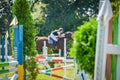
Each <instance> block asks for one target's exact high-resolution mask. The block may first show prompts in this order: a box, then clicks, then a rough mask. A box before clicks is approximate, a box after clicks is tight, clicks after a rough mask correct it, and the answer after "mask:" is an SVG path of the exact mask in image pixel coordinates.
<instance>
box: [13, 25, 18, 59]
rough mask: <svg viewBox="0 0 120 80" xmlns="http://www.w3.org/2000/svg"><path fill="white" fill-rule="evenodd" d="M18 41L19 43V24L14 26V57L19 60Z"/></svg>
mask: <svg viewBox="0 0 120 80" xmlns="http://www.w3.org/2000/svg"><path fill="white" fill-rule="evenodd" d="M18 43H19V29H18V26H17V25H16V26H14V55H15V56H14V58H15V60H16V61H17V60H18V58H17V57H18Z"/></svg>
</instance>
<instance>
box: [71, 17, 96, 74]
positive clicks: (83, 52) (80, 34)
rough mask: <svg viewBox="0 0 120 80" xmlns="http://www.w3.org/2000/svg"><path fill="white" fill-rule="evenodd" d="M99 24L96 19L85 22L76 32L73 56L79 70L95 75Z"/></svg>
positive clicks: (72, 50)
mask: <svg viewBox="0 0 120 80" xmlns="http://www.w3.org/2000/svg"><path fill="white" fill-rule="evenodd" d="M96 34H97V22H96V19H95V18H92V19H90V21H89V22H84V24H83V25H81V26H79V27H78V29H77V31H75V32H74V43H73V45H72V48H71V52H70V53H71V55H73V56H75V58H76V60H77V63H78V66H79V67H78V69H80V70H84V71H85V72H87V73H89V74H91V75H92V76H93V75H94V62H95V46H96Z"/></svg>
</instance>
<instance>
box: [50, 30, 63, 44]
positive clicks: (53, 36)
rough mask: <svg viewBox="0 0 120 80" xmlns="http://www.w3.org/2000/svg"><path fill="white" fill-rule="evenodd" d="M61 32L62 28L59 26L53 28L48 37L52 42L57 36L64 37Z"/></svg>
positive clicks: (55, 40)
mask: <svg viewBox="0 0 120 80" xmlns="http://www.w3.org/2000/svg"><path fill="white" fill-rule="evenodd" d="M62 33H63V28H59V29H58V30H54V31H52V32H51V34H50V38H51V39H52V40H53V41H54V42H57V41H58V38H61V37H64V35H62Z"/></svg>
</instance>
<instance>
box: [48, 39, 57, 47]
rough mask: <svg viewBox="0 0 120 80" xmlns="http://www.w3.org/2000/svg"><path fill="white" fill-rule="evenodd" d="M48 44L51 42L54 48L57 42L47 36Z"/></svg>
mask: <svg viewBox="0 0 120 80" xmlns="http://www.w3.org/2000/svg"><path fill="white" fill-rule="evenodd" d="M48 44H53V48H54V49H56V48H57V45H56V44H57V42H56V41H54V40H53V39H52V38H48Z"/></svg>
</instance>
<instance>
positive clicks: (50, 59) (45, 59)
mask: <svg viewBox="0 0 120 80" xmlns="http://www.w3.org/2000/svg"><path fill="white" fill-rule="evenodd" d="M60 52H61V50H59V57H47V47H46V42H45V41H44V46H43V56H37V57H36V59H35V61H36V62H41V61H42V62H63V63H64V66H61V67H56V68H51V69H48V70H39V71H38V72H39V73H43V74H46V75H49V76H53V77H56V78H60V79H65V80H73V79H74V80H76V74H77V71H76V70H77V66H76V62H75V60H73V59H66V56H67V55H66V39H64V57H60ZM67 62H73V63H74V64H70V65H66V63H67ZM45 65H47V64H45ZM69 67H74V78H73V79H72V78H67V77H66V68H69ZM62 69H63V70H64V76H59V75H56V74H51V72H52V71H56V70H62Z"/></svg>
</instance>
